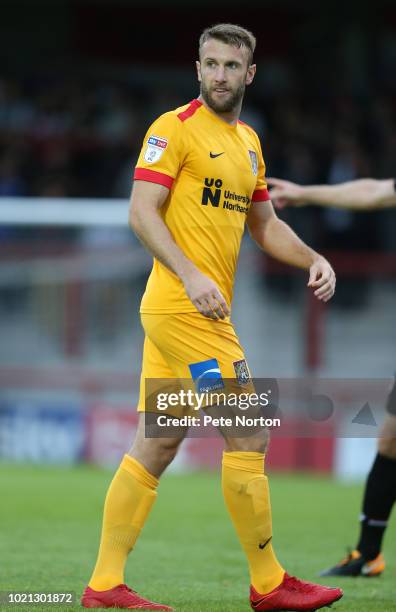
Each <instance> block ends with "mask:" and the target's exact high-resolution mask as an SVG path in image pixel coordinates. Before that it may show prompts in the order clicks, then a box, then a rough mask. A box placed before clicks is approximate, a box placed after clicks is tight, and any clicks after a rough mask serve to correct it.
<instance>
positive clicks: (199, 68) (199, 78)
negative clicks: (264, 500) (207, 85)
mask: <svg viewBox="0 0 396 612" xmlns="http://www.w3.org/2000/svg"><path fill="white" fill-rule="evenodd" d="M195 66H196V67H197V76H198V81H199V82H201V81H202V76H201V62H199V61H198V60H197V61H196V62H195Z"/></svg>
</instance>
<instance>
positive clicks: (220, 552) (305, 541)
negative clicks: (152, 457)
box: [0, 465, 396, 612]
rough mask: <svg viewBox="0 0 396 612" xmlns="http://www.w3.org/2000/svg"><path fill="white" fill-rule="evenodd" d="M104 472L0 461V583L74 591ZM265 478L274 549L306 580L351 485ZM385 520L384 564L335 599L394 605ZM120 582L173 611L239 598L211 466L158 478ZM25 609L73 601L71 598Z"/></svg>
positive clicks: (371, 611) (331, 547) (88, 550)
mask: <svg viewBox="0 0 396 612" xmlns="http://www.w3.org/2000/svg"><path fill="white" fill-rule="evenodd" d="M110 478H111V473H110V472H108V471H104V470H100V469H95V468H89V467H79V468H73V469H68V468H67V469H59V468H43V467H37V468H35V467H16V466H4V465H0V482H1V498H0V526H1V527H0V538H1V539H0V550H1V558H0V590H29V591H41V590H43V591H49V590H58V591H59V590H60V591H62V590H69V591H75V592H76V593H77V594H78V595H80V593H81V591H82V589H83V587H84V585H85V583H86V582H87V579H88V577H89V575H90V571H91V569H92V566H93V563H94V560H95V556H96V549H97V544H98V538H99V529H100V522H101V514H102V504H103V498H104V495H105V492H106V489H107V486H108V483H109V481H110ZM270 482H271V490H272V507H273V517H274V544H275V548H276V550H277V553H278V556H279V558H280V560H281V562H282V563H283V564H284V566H285V567H286V568H287V570H288V571H289V573H292V574H297V575H298V576H300V577H303V578H306V579H312V580H313V579H315V578H316V574H317V571H318V570H320V569H322V568H324V567H326V566H328V565H329V564H332V563H333V562H335V561H337V560H338V559H339V557H340V555H342V554H343V553H344V550H345V547H346V545H348V544H351V545H352V544H354V542H355V540H356V534H357V521H356V517H357V515H358V512H359V508H360V498H361V492H362V487H361V486H343V485H340V484H337V483H334V482H332V481H330V480H327V479H320V478H312V477H304V476H292V477H286V476H273V477H271V478H270ZM395 527H396V524H395V520H393V524H391V526H390V528H389V531H388V533H387V537H386V548H385V554H386V558H387V562H388V567H387V570H386V573H385V574H384V575H383V576H381V577H380V578H375V579H364V578H358V579H344V580H343V581H338V582H342V586H343V587H344V590H345V596H344V598H343V600H342V602H339V603H338V604H336V605H335V606H334V608H335V609H336V610H340V611H342V610H348V611H351V612H354V611H355V612H366V611H367V612H375V611H377V610H378V611H381V612H390V611H391V610H396V580H395V576H396V550H395V548H394V546H393V548H392V543H393V544H394V541H395V536H396V529H395ZM392 541H393V542H392ZM322 581H324V582H326V583H327V584H333V585H334V584H335V583H336V582H337V581H335V580H334V579H333V580H330V579H322ZM127 582H128V583H129V584H130V585H131V586H133V587H134V588H136V589H137V590H139V592H141V593H142V594H144V595H146V596H148V597H151V598H153V599H155V600H157V601H163V602H164V603H169V604H171V605H173V606H174V607H175V608H176V610H178V611H180V612H181V611H187V610H188V611H189V612H198V611H201V610H202V611H205V612H231V611H232V612H236V611H237V610H238V611H239V610H240V611H243V610H245V611H248V610H249V609H250V608H249V605H248V599H247V593H248V584H249V582H248V575H247V571H246V565H245V561H244V558H243V555H242V552H241V550H240V548H239V544H238V542H237V540H236V538H235V535H234V533H233V529H232V527H231V525H230V523H229V520H228V516H227V514H226V511H225V508H224V505H223V501H222V497H221V491H220V482H219V476H218V475H212V474H189V475H169V476H164V477H163V479H162V482H161V485H160V490H159V497H158V501H157V503H156V505H155V507H154V509H153V512H152V514H151V515H150V518H149V521H148V523H147V525H146V527H145V529H144V532H143V535H142V537H141V539H140V540H139V541H138V544H137V546H136V549H135V551H134V553H133V555H132V557H131V559H130V560H129V564H128V569H127ZM2 609H3V610H11V609H13V610H14V611H15V609H20V610H27V609H29V608H27V607H22V606H18V607H17V608H16V607H13V608H10V607H4V608H2ZM30 609H32V610H38V609H46V610H47V611H48V610H54V609H56V610H63V611H66V610H77V609H80V610H81V608H80V607H79V606H78V605H76V606H75V607H67V606H62V607H60V606H49V607H45V608H44V607H43V606H40V608H38V607H34V608H33V606H31V607H30Z"/></svg>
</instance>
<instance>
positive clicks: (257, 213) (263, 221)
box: [247, 201, 336, 302]
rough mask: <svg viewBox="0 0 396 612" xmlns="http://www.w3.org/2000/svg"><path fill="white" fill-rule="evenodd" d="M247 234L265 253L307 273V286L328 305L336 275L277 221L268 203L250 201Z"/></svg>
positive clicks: (286, 227)
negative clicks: (307, 271) (248, 233)
mask: <svg viewBox="0 0 396 612" xmlns="http://www.w3.org/2000/svg"><path fill="white" fill-rule="evenodd" d="M247 223H248V228H249V232H250V235H251V236H252V238H253V240H254V241H255V242H256V243H257V245H258V246H259V247H260V248H261V249H263V250H264V251H265V252H266V253H268V254H269V255H271V256H272V257H274V258H275V259H278V260H279V261H282V262H283V263H287V264H289V265H292V266H296V267H298V268H302V269H304V270H309V280H308V287H312V288H313V289H314V293H315V296H316V297H317V298H318V299H319V300H322V301H323V302H327V301H328V300H329V299H330V298H331V297H332V296H333V294H334V291H335V282H336V279H335V274H334V271H333V268H332V267H331V265H330V264H329V262H328V261H327V260H326V259H325V258H324V257H323V256H322V255H319V253H316V252H315V251H313V250H312V249H311V248H310V247H308V246H307V245H306V244H305V243H304V242H303V241H302V240H300V238H299V237H298V236H297V235H296V234H295V233H294V232H293V230H292V229H291V228H290V227H289V226H288V225H287V224H286V223H284V222H283V221H282V220H281V219H279V218H278V217H277V216H276V214H275V212H274V209H273V206H272V204H271V202H269V201H267V202H253V203H252V205H251V208H250V211H249V214H248V219H247Z"/></svg>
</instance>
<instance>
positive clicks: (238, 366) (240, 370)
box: [233, 359, 250, 385]
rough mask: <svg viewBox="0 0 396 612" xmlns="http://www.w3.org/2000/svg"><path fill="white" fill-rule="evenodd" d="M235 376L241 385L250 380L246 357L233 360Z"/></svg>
mask: <svg viewBox="0 0 396 612" xmlns="http://www.w3.org/2000/svg"><path fill="white" fill-rule="evenodd" d="M233 366H234V370H235V376H236V379H237V382H238V384H239V385H247V384H248V383H249V382H250V372H249V368H248V366H247V363H246V359H241V360H240V361H234V362H233Z"/></svg>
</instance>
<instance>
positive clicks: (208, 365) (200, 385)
mask: <svg viewBox="0 0 396 612" xmlns="http://www.w3.org/2000/svg"><path fill="white" fill-rule="evenodd" d="M188 367H189V368H190V372H191V376H192V379H193V381H194V382H195V388H196V390H197V393H205V392H206V391H214V390H215V389H224V382H223V377H222V376H221V372H220V366H219V362H218V361H217V359H207V360H206V361H198V363H190V364H189V366H188Z"/></svg>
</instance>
